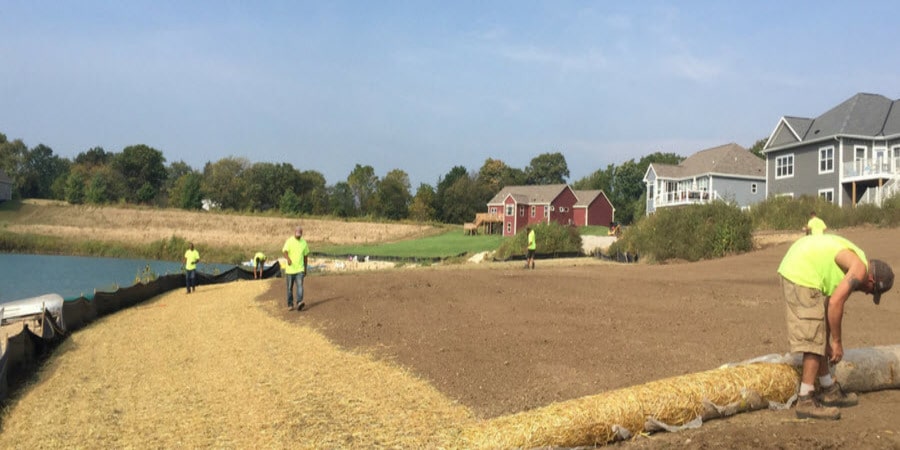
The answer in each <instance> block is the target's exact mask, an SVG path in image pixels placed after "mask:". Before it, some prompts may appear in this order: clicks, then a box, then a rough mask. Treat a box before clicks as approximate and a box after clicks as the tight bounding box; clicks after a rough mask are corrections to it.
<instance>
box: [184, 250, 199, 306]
mask: <svg viewBox="0 0 900 450" xmlns="http://www.w3.org/2000/svg"><path fill="white" fill-rule="evenodd" d="M181 261H182V263H183V264H184V285H185V287H187V293H188V294H190V293H191V292H194V291H196V290H197V263H198V262H200V252H198V251H197V250H195V249H194V243H193V242H190V243H189V244H188V249H187V250H186V251H185V252H184V258H182V260H181Z"/></svg>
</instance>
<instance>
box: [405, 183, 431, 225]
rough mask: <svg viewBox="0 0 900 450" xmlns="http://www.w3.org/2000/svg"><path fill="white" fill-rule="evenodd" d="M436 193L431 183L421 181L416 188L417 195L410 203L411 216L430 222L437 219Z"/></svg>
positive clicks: (417, 219) (414, 218)
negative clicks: (435, 207) (435, 208)
mask: <svg viewBox="0 0 900 450" xmlns="http://www.w3.org/2000/svg"><path fill="white" fill-rule="evenodd" d="M434 202H435V193H434V188H433V187H431V185H430V184H427V183H421V184H419V188H418V189H416V195H415V197H413V199H412V203H411V204H410V205H409V218H410V219H413V220H416V221H419V222H429V221H432V220H434V219H435V215H434V214H435V210H434Z"/></svg>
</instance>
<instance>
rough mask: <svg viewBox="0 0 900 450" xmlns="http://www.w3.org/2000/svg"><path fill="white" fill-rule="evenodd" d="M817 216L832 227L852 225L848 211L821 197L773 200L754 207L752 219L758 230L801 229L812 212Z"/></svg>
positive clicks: (778, 198) (754, 226)
mask: <svg viewBox="0 0 900 450" xmlns="http://www.w3.org/2000/svg"><path fill="white" fill-rule="evenodd" d="M811 211H815V212H816V215H817V216H819V218H820V219H822V220H823V221H825V223H826V224H827V225H828V226H829V227H830V228H841V227H845V226H848V225H850V218H849V216H848V214H847V211H846V210H844V209H842V208H841V207H839V206H838V205H836V204H834V203H831V202H829V201H827V200H825V199H823V198H821V197H813V196H801V197H799V198H797V199H793V198H791V197H773V198H770V199H767V200H765V201H763V202H760V203H757V204H755V205H753V207H752V208H751V209H750V217H751V218H752V221H753V228H754V229H756V230H800V229H802V228H803V227H804V226H806V222H808V221H809V213H810V212H811Z"/></svg>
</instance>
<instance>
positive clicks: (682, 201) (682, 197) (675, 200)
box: [654, 190, 716, 208]
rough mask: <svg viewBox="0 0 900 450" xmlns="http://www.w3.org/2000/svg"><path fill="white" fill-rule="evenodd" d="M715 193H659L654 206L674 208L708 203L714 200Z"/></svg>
mask: <svg viewBox="0 0 900 450" xmlns="http://www.w3.org/2000/svg"><path fill="white" fill-rule="evenodd" d="M715 198H716V195H715V192H713V193H712V194H710V193H709V191H700V190H677V191H671V192H660V193H659V195H657V196H656V197H655V198H654V200H655V206H656V207H657V208H658V207H660V206H675V205H691V204H695V203H708V202H709V201H711V200H715Z"/></svg>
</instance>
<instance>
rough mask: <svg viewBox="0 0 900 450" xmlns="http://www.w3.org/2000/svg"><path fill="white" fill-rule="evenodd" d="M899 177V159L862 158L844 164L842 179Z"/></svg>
mask: <svg viewBox="0 0 900 450" xmlns="http://www.w3.org/2000/svg"><path fill="white" fill-rule="evenodd" d="M894 175H900V158H877V159H873V158H863V159H858V160H856V161H852V162H849V163H844V172H843V176H844V178H861V179H865V178H868V177H884V176H894Z"/></svg>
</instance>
